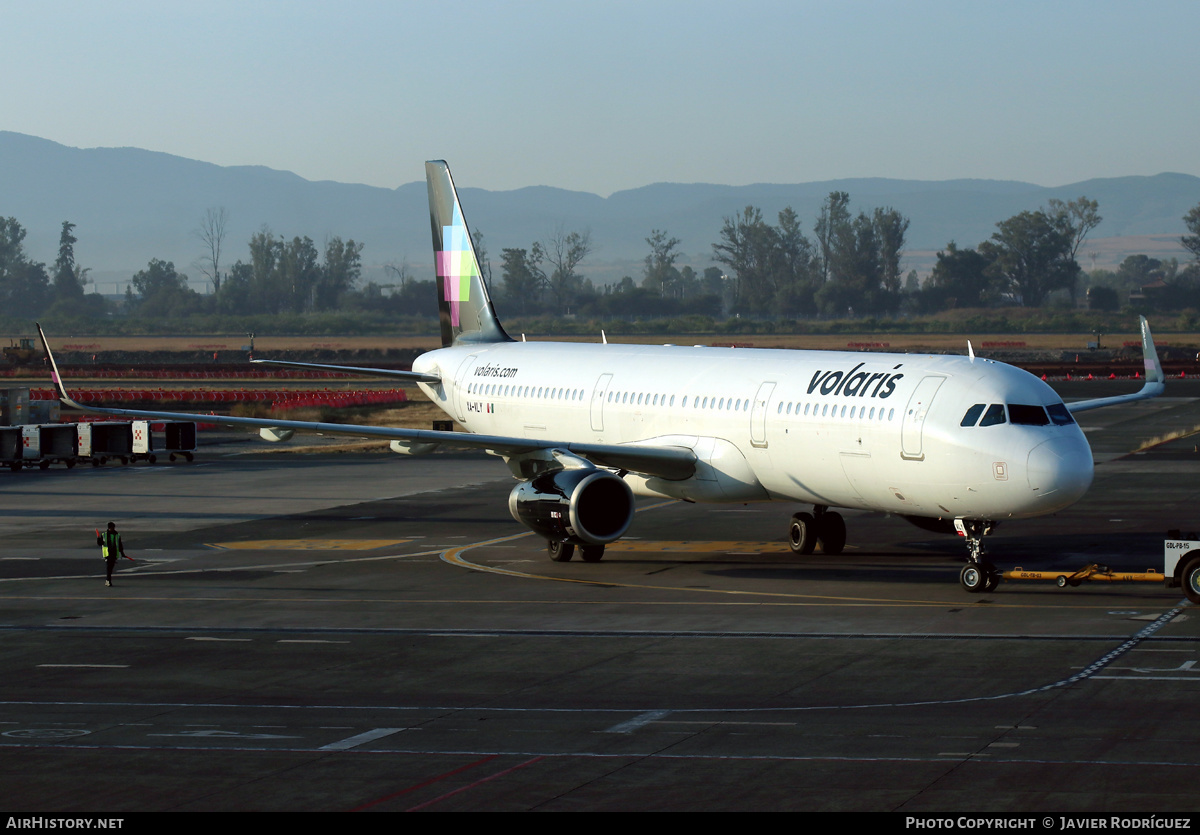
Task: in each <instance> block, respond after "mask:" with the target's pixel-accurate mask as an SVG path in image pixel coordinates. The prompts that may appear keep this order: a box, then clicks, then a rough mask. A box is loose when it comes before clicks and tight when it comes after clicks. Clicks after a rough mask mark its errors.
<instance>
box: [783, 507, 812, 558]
mask: <svg viewBox="0 0 1200 835" xmlns="http://www.w3.org/2000/svg"><path fill="white" fill-rule="evenodd" d="M816 544H817V520H816V519H814V518H813V515H812V514H811V513H796V514H793V515H792V524H791V525H790V526H789V527H788V545H789V546H790V547H791V549H792V553H793V554H811V553H812V552H813V547H814V546H815V545H816Z"/></svg>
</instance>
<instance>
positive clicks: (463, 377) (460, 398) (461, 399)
mask: <svg viewBox="0 0 1200 835" xmlns="http://www.w3.org/2000/svg"><path fill="white" fill-rule="evenodd" d="M478 359H479V357H478V356H477V355H476V354H471V355H470V356H469V357H467V358H466V359H465V360H463V361H462V365H460V366H459V367H458V373H457V374H455V375H454V409H455V411H456V412H457V413H458V420H459V422H460V423H461V422H462V421H464V420H466V418H467V386H469V385H471V382H470V380H469V379H468V378H469V377H470V376H471V369H472V368H474V367H475V362H476V361H477V360H478Z"/></svg>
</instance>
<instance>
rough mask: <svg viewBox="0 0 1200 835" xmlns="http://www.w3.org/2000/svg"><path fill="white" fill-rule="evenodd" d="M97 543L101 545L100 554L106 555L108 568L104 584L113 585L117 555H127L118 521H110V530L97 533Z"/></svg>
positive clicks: (105, 561) (105, 560)
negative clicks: (118, 529)
mask: <svg viewBox="0 0 1200 835" xmlns="http://www.w3.org/2000/svg"><path fill="white" fill-rule="evenodd" d="M96 544H97V545H99V546H100V554H101V556H103V557H104V563H105V565H106V566H107V568H108V574H107V577H106V578H105V580H104V585H106V586H111V585H112V572H113V566H114V565H116V564H117V557H118V556H122V557H124V556H125V544H124V543H123V542H121V535H120V534H119V533H117V523H116V522H109V523H108V530H106V531H105V532H104V533H102V534H97V535H96Z"/></svg>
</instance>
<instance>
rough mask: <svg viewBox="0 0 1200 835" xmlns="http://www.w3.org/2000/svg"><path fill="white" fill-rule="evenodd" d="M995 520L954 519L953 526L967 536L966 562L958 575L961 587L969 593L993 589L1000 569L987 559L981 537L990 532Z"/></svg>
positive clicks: (998, 582) (996, 584)
mask: <svg viewBox="0 0 1200 835" xmlns="http://www.w3.org/2000/svg"><path fill="white" fill-rule="evenodd" d="M993 527H995V522H986V521H980V520H978V519H955V520H954V528H955V530H957V531H958V532H959V533H960V534H961V535H963V536H965V537H966V538H967V564H966V565H964V566H963V570H962V571H961V572H960V573H959V575H958V581H959V582H960V583H961V584H962V587H963V588H964V589H966V590H967V591H969V592H970V593H971V594H979V593H980V592H984V591H988V592H990V591H995V590H996V586H998V585H1000V571H999V570H998V569H997V568H996V566H994V565H992V563H991V562H990V561H989V560H988V559H987V556H986V551H985V549H984V547H983V538H984V537H985V536H987V535H988V534H990V533H991V532H992V528H993Z"/></svg>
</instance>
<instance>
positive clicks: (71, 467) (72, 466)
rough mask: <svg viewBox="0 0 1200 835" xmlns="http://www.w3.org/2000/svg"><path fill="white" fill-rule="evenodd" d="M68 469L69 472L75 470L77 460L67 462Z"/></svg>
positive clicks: (72, 459) (71, 459)
mask: <svg viewBox="0 0 1200 835" xmlns="http://www.w3.org/2000/svg"><path fill="white" fill-rule="evenodd" d="M67 469H68V470H73V469H75V459H74V458H70V459H68V460H67Z"/></svg>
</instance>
